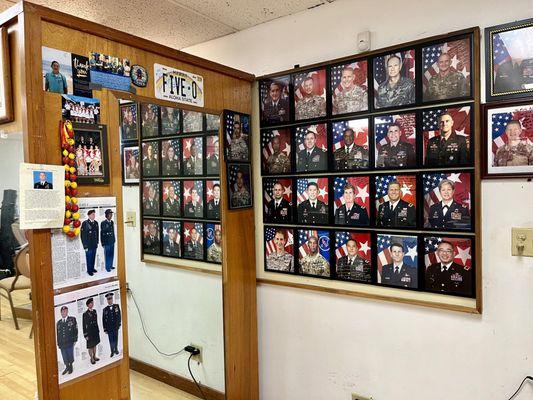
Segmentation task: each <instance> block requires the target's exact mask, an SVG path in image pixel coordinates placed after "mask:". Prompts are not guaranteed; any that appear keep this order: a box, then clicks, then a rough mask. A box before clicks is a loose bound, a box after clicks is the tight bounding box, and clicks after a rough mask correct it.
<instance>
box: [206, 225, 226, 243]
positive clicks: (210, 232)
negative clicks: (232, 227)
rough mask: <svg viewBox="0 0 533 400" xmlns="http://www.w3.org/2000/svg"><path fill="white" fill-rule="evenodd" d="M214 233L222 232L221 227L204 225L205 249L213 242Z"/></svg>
mask: <svg viewBox="0 0 533 400" xmlns="http://www.w3.org/2000/svg"><path fill="white" fill-rule="evenodd" d="M215 231H220V232H222V225H220V224H205V245H206V247H207V248H209V246H211V245H212V244H213V243H214V242H215Z"/></svg>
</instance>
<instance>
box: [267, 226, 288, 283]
mask: <svg viewBox="0 0 533 400" xmlns="http://www.w3.org/2000/svg"><path fill="white" fill-rule="evenodd" d="M264 245H265V253H264V254H265V271H269V272H285V273H291V274H292V273H294V272H295V267H294V264H295V261H294V232H293V230H292V229H287V228H278V227H271V226H265V234H264Z"/></svg>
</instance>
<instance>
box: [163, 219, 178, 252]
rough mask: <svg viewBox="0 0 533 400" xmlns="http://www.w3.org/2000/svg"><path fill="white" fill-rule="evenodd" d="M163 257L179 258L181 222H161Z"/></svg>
mask: <svg viewBox="0 0 533 400" xmlns="http://www.w3.org/2000/svg"><path fill="white" fill-rule="evenodd" d="M162 254H163V255H164V256H167V257H174V258H180V257H181V222H180V221H163V253H162Z"/></svg>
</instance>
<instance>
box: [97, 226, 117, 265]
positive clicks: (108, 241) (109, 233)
mask: <svg viewBox="0 0 533 400" xmlns="http://www.w3.org/2000/svg"><path fill="white" fill-rule="evenodd" d="M100 241H101V243H102V247H103V248H104V258H105V269H106V271H107V272H110V271H111V270H112V269H113V259H114V257H115V224H114V222H113V220H108V219H107V218H106V219H104V220H103V221H102V223H101V224H100Z"/></svg>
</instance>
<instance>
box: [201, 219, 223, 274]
mask: <svg viewBox="0 0 533 400" xmlns="http://www.w3.org/2000/svg"><path fill="white" fill-rule="evenodd" d="M205 246H206V249H207V255H206V261H208V262H212V263H217V264H221V263H222V225H220V224H213V223H207V224H205Z"/></svg>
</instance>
